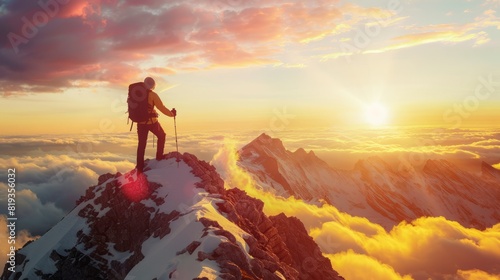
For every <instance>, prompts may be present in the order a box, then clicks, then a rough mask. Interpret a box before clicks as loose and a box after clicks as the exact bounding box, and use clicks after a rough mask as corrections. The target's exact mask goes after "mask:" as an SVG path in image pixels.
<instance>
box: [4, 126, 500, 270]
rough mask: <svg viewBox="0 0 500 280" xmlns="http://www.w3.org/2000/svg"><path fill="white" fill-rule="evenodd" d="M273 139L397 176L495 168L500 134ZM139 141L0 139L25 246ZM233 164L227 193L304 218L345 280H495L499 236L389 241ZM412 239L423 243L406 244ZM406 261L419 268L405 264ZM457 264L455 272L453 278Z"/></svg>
mask: <svg viewBox="0 0 500 280" xmlns="http://www.w3.org/2000/svg"><path fill="white" fill-rule="evenodd" d="M260 133H261V132H259V131H247V132H241V133H235V132H233V131H231V132H219V133H217V132H213V133H210V134H205V133H185V134H182V135H181V136H180V137H179V148H180V151H181V152H189V153H193V154H195V155H197V156H198V157H199V158H200V159H203V160H207V161H208V160H210V159H212V157H213V156H214V154H216V153H217V152H218V151H219V150H220V149H221V147H222V145H223V144H224V142H225V140H228V139H231V140H232V141H233V142H234V145H235V146H236V147H238V148H239V147H241V146H242V145H244V144H246V143H248V142H250V141H251V140H253V139H254V138H256V137H257V136H258V135H259V134H260ZM272 135H273V136H274V137H279V138H281V139H282V140H283V143H284V144H285V146H286V148H287V149H289V150H295V149H297V148H299V147H303V148H305V149H307V150H309V149H312V150H315V152H316V154H319V155H320V157H322V158H324V159H326V160H327V161H328V163H330V164H331V165H333V166H335V167H337V168H343V169H352V168H353V166H354V162H355V161H357V160H359V159H363V158H366V157H368V156H372V155H378V156H381V157H382V158H383V159H384V160H387V161H389V162H392V163H395V164H401V163H399V161H402V162H403V163H402V165H401V166H402V167H403V168H404V166H405V164H411V165H414V166H417V167H418V166H421V165H423V164H424V163H425V161H426V159H428V158H445V159H448V160H450V159H451V160H453V159H455V160H457V161H460V162H461V161H465V162H467V161H468V160H470V161H471V164H470V166H473V167H476V168H477V167H479V165H480V162H481V161H483V160H484V161H487V162H488V163H490V164H492V163H500V134H499V133H498V132H496V131H494V130H493V131H491V130H439V131H435V130H432V129H406V130H397V131H396V130H377V131H356V130H350V131H339V130H334V131H322V132H317V133H315V134H314V135H313V134H311V133H308V132H307V131H295V132H290V131H275V132H272ZM136 141H137V140H136V134H135V133H133V132H131V133H125V134H108V135H67V136H39V137H31V136H4V137H1V138H0V154H1V155H2V156H0V166H3V169H2V170H3V171H2V170H0V176H3V177H5V174H4V173H5V170H6V168H11V167H15V168H16V170H17V175H18V185H17V201H18V217H19V218H20V220H19V221H18V230H27V231H26V233H25V236H30V235H41V234H43V233H44V232H45V231H46V230H48V229H50V228H51V227H52V226H53V225H54V224H56V223H57V222H58V221H59V220H60V219H61V218H62V217H63V216H64V215H66V214H67V213H68V212H69V211H70V210H71V209H72V208H73V207H74V203H75V201H76V200H77V199H78V198H79V196H80V195H82V194H83V193H84V191H85V190H86V189H87V188H88V187H89V186H91V185H94V184H96V182H97V177H98V176H99V175H101V174H104V173H107V172H110V173H116V172H118V171H119V172H127V171H129V170H131V169H132V168H134V165H135V150H136ZM168 141H169V142H168V144H167V146H166V151H173V150H175V142H174V141H173V139H172V138H169V140H168ZM154 152H155V149H153V147H152V144H151V139H150V141H149V142H148V148H147V153H146V157H148V158H151V157H153V156H154ZM224 156H225V157H224ZM234 160H235V158H234V157H232V154H231V153H227V151H226V153H225V154H222V153H221V154H219V155H218V157H217V160H215V161H214V163H215V164H216V165H217V166H218V167H219V169H220V171H224V172H223V173H225V176H226V177H227V178H229V179H230V180H231V181H230V183H231V185H238V186H242V187H244V186H246V191H247V192H249V193H250V194H252V195H254V196H256V197H258V198H260V199H262V200H264V201H265V202H266V211H267V212H268V213H269V214H277V213H280V212H285V213H286V214H288V215H293V216H297V217H299V218H301V219H302V221H303V222H304V223H305V224H306V227H307V228H308V229H309V230H310V233H311V234H312V236H314V238H315V239H316V241H317V242H318V243H319V244H320V245H321V246H322V248H323V250H324V252H325V253H327V254H328V255H329V257H330V259H331V260H332V263H333V264H334V265H335V268H336V269H338V270H339V271H341V273H343V274H344V275H345V276H350V277H348V278H357V276H356V274H355V272H356V271H364V272H366V271H370V273H372V274H373V275H378V276H380V277H378V278H377V279H384V277H386V278H385V279H409V278H408V277H410V275H411V277H413V278H414V279H420V276H419V275H421V274H419V273H418V271H419V270H422V271H425V273H424V274H422V275H428V276H431V275H432V274H433V273H437V274H440V275H444V274H449V275H455V276H457V277H459V278H457V279H474V278H473V277H475V275H483V274H488V273H489V274H492V275H494V274H495V273H496V274H498V273H499V272H498V271H496V272H495V271H493V270H491V269H489V268H491V267H495V266H494V263H492V260H493V261H498V258H499V251H500V249H499V248H498V246H500V245H499V242H500V241H499V236H498V234H499V230H500V228H498V226H496V227H494V228H492V229H488V230H485V231H477V230H473V229H467V228H464V227H462V226H461V225H459V224H457V223H454V222H451V221H447V220H444V219H442V218H425V219H419V220H417V221H414V222H413V223H411V224H400V225H399V226H397V227H396V228H394V229H393V230H392V231H390V232H387V231H385V230H384V229H383V228H382V227H380V226H379V225H376V224H374V223H371V222H370V221H368V220H366V219H364V218H359V217H352V216H349V215H345V214H343V213H340V212H339V211H338V210H337V209H336V208H334V207H328V206H323V207H318V206H314V205H307V204H304V203H302V202H301V201H296V200H293V199H289V200H281V199H276V198H275V197H273V196H271V195H269V194H265V193H261V192H259V191H257V190H256V189H255V188H254V187H253V182H251V181H249V180H250V179H249V177H247V176H245V174H240V173H241V170H239V169H237V168H236V167H235V166H234V165H233V164H234ZM223 167H224V168H223ZM2 172H3V173H2ZM6 193H7V186H6V185H5V183H1V182H0V204H2V205H5V201H6ZM5 210H6V209H0V214H2V215H5V214H6V212H5ZM417 239H418V240H421V242H419V243H414V242H412V240H417ZM19 244H21V242H19ZM1 247H2V248H3V249H4V250H5V248H4V246H1ZM451 251H453V252H455V253H454V254H453V255H454V256H456V257H453V258H450V257H446V258H444V257H442V260H439V261H440V264H441V267H440V268H439V269H437V268H435V267H433V266H432V263H431V261H432V260H434V261H435V260H436V259H437V258H439V256H442V255H443V254H447V253H446V252H451ZM440 254H441V255H440ZM463 254H466V255H467V256H474V259H475V260H477V261H478V262H477V263H476V262H475V261H471V262H469V261H466V260H464V259H459V256H460V255H463ZM410 256H411V257H415V258H418V259H420V260H421V261H418V262H416V261H414V262H411V261H410V259H409V257H410ZM446 256H448V255H446ZM479 261H480V262H479ZM455 264H460V266H459V267H457V268H454V265H455ZM342 268H344V269H342ZM457 269H460V271H461V272H460V271H457ZM497 269H500V268H498V267H497ZM405 277H406V278H405ZM460 277H461V278H460ZM486 279H487V278H486Z"/></svg>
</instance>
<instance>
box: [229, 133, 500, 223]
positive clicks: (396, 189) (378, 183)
mask: <svg viewBox="0 0 500 280" xmlns="http://www.w3.org/2000/svg"><path fill="white" fill-rule="evenodd" d="M259 138H264V139H265V141H266V142H268V143H278V142H279V143H280V145H279V146H278V147H277V148H276V149H277V150H273V148H272V146H269V147H268V148H263V147H262V145H261V146H260V147H261V148H260V149H254V147H255V145H252V144H249V145H247V146H245V147H243V148H242V149H241V150H240V151H239V153H240V160H239V163H238V164H239V165H240V166H241V167H242V168H243V169H245V170H246V171H248V172H249V173H250V174H251V176H252V177H253V178H254V180H255V181H256V182H257V183H258V185H259V186H260V187H262V188H263V189H265V190H267V191H269V192H273V193H275V194H277V195H280V196H283V197H289V196H294V197H296V198H300V199H303V200H306V201H309V202H313V203H322V202H327V203H330V204H332V205H334V206H335V207H337V208H338V209H339V210H341V211H343V212H347V213H349V214H351V215H355V216H362V217H366V218H369V219H370V220H371V221H373V222H376V223H379V224H381V225H383V226H384V227H385V228H386V229H390V228H392V227H393V226H394V225H397V224H398V223H400V222H402V221H411V220H414V219H416V218H419V217H422V216H444V217H446V218H447V219H450V220H455V221H458V222H460V223H461V224H463V225H465V226H469V227H477V228H480V229H482V228H485V227H489V226H491V225H494V224H495V223H496V222H497V221H498V219H499V218H500V216H499V215H498V213H500V206H499V205H498V197H500V171H499V170H496V169H494V168H493V167H491V166H490V165H486V164H483V167H482V170H483V174H482V176H477V175H476V174H473V173H470V172H467V171H464V170H461V169H459V168H458V167H457V166H455V165H454V164H452V163H450V162H449V161H446V160H444V159H434V160H428V161H427V163H426V165H425V166H424V168H423V170H419V169H416V168H413V167H410V168H395V167H392V166H391V165H390V164H388V163H387V162H385V161H384V159H382V158H381V157H378V156H373V157H369V158H367V159H363V160H359V161H358V162H357V163H356V164H355V166H354V168H353V170H334V169H332V168H331V167H329V166H328V165H327V164H326V163H325V162H324V161H322V160H321V159H319V158H317V157H316V156H315V155H313V154H312V153H307V152H306V151H305V150H304V149H298V150H297V151H295V152H290V151H287V150H284V151H283V150H282V149H284V148H282V145H283V144H282V143H281V141H279V140H277V139H271V140H270V139H269V138H270V137H269V136H262V135H261V136H260V137H259ZM259 138H258V139H259ZM254 142H258V143H263V142H261V141H260V140H259V141H257V139H256V140H254V141H253V142H252V143H254ZM249 147H251V148H249Z"/></svg>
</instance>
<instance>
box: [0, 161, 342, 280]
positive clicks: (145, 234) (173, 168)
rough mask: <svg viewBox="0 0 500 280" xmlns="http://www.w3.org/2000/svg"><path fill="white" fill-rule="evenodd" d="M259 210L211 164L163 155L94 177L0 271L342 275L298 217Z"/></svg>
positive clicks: (59, 275) (35, 275)
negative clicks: (140, 170) (12, 267)
mask: <svg viewBox="0 0 500 280" xmlns="http://www.w3.org/2000/svg"><path fill="white" fill-rule="evenodd" d="M176 159H179V160H180V163H179V167H177V166H178V165H177V164H178V163H176ZM262 209H263V202H262V201H260V200H258V199H255V198H251V197H249V196H248V195H246V193H245V192H243V191H241V190H239V189H236V188H235V189H228V190H226V189H225V188H224V181H223V180H222V179H221V177H220V176H219V175H218V173H217V172H216V170H215V168H214V167H213V166H211V165H210V164H208V163H206V162H204V161H200V160H198V159H197V158H196V157H195V156H194V155H191V154H187V153H185V154H182V155H181V154H177V153H170V154H168V155H166V156H165V158H164V159H163V160H161V161H157V160H148V161H147V162H146V168H145V171H144V175H143V176H141V175H138V174H137V173H135V172H133V171H132V172H128V173H125V174H121V173H117V174H104V175H101V176H100V177H99V179H98V184H97V185H94V186H92V187H90V188H89V189H88V190H87V192H86V194H85V195H84V196H82V197H81V198H80V199H79V200H78V205H77V206H76V207H75V208H74V209H73V211H71V212H70V213H69V214H68V215H67V216H66V217H65V218H63V219H62V220H61V221H60V222H59V223H58V224H56V225H55V226H54V227H53V228H52V229H51V230H49V231H48V232H47V233H46V234H44V235H43V236H42V237H41V238H40V239H38V240H37V241H34V242H31V243H29V244H27V245H26V246H25V247H23V248H22V249H20V250H18V251H17V252H16V259H17V260H18V265H17V266H18V267H19V268H21V269H20V270H19V271H17V272H16V273H10V271H6V270H4V273H3V275H2V278H1V279H19V278H20V279H39V278H43V279H76V280H78V279H125V278H127V277H138V278H140V279H214V278H217V279H339V280H340V279H343V278H342V277H340V276H339V275H338V273H337V272H335V271H334V270H333V269H332V267H331V264H330V262H329V261H328V259H326V258H325V257H323V255H322V254H321V251H320V249H319V247H318V246H317V244H316V243H314V241H313V239H312V238H311V237H310V236H309V235H308V234H307V232H306V231H305V228H304V227H303V225H302V227H300V226H298V225H299V224H301V222H300V221H298V220H297V219H295V218H291V217H286V216H285V215H278V216H274V217H267V216H266V215H265V214H264V213H263V212H262ZM292 225H293V226H294V227H295V230H294V231H293V232H289V226H292ZM290 240H297V241H296V242H299V243H302V244H306V245H305V246H302V247H300V250H299V248H298V247H296V246H295V247H294V246H293V242H292V243H290ZM305 264H308V265H305ZM311 264H313V266H314V267H315V269H314V270H310V267H311ZM304 277H305V278H304Z"/></svg>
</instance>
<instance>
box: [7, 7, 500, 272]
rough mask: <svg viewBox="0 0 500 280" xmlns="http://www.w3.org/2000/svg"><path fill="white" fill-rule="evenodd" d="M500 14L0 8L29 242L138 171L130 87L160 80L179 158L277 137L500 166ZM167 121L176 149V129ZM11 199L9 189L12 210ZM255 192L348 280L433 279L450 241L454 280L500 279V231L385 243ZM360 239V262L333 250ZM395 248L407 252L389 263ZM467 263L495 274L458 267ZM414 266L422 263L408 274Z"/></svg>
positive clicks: (321, 149)
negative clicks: (108, 177)
mask: <svg viewBox="0 0 500 280" xmlns="http://www.w3.org/2000/svg"><path fill="white" fill-rule="evenodd" d="M499 11H500V1H499V0H440V1H431V0H405V1H403V0H353V1H342V0H314V1H283V0H265V1H264V0H207V1H195V0H184V1H181V0H168V1H160V0H145V1H138V0H129V1H123V0H90V1H83V0H41V1H29V0H15V1H14V0H0V167H1V168H2V169H1V170H0V175H1V176H2V178H4V177H5V170H6V169H7V168H10V167H16V169H17V170H18V175H19V184H18V192H17V198H18V205H19V215H20V216H23V217H30V218H29V219H22V220H20V221H19V224H18V226H19V230H24V231H20V232H19V234H18V239H19V244H20V245H22V244H24V243H25V242H27V241H28V240H30V239H33V238H34V236H38V235H40V234H43V233H44V232H45V231H46V230H48V229H49V228H50V227H51V226H53V225H54V224H55V223H57V222H58V221H59V220H60V219H61V218H62V217H64V215H65V214H66V213H68V211H70V210H71V209H72V208H73V207H74V201H76V199H78V198H79V197H80V196H81V195H82V194H83V193H84V192H85V190H86V189H87V188H88V187H89V186H91V185H94V184H95V183H96V182H97V178H98V177H99V175H101V174H104V173H107V172H110V173H116V172H127V171H129V170H131V169H133V168H134V166H135V149H136V144H137V143H136V134H135V131H132V132H129V128H130V125H129V124H127V115H126V113H125V112H126V111H127V107H126V97H127V87H128V85H129V84H131V83H134V82H137V81H142V80H143V79H144V78H145V77H146V76H151V77H153V78H154V79H155V80H156V81H157V88H156V91H157V93H158V94H159V96H160V98H161V99H162V100H163V101H164V103H165V104H166V106H167V107H168V108H173V107H175V108H176V109H177V111H178V117H177V119H176V124H177V130H178V134H179V148H180V150H181V152H190V153H193V154H195V155H196V156H198V157H199V158H200V159H203V160H206V161H211V160H212V159H213V158H214V155H217V154H218V151H220V150H221V145H222V144H223V143H224V140H225V139H231V140H233V141H234V140H235V141H236V142H237V143H238V148H239V147H241V146H242V145H244V144H246V143H248V142H250V141H251V140H252V139H254V138H256V137H257V136H258V135H259V134H261V133H263V132H265V133H268V134H270V135H271V136H273V137H278V138H280V139H282V140H283V143H284V144H285V146H286V148H287V149H289V150H291V151H294V150H295V149H297V148H299V147H302V148H305V149H306V150H314V151H315V153H316V154H317V155H318V156H319V157H320V158H322V159H323V160H325V161H326V162H327V163H328V164H329V165H331V166H332V167H333V168H337V169H347V170H349V169H352V168H353V166H354V164H355V163H356V161H358V160H360V159H363V158H366V157H369V156H372V155H379V156H382V157H383V159H384V160H385V161H387V162H389V163H391V164H395V165H396V167H397V165H398V164H411V165H413V166H417V167H418V166H420V167H422V166H423V165H424V164H425V162H426V160H428V159H430V158H446V159H447V160H450V161H452V162H454V163H455V164H458V166H459V167H460V168H462V169H464V170H467V171H469V172H480V169H479V167H480V163H481V161H485V162H486V163H488V164H490V165H493V166H495V167H496V168H498V169H500V134H499V132H498V119H499V117H500V110H499V108H500V70H499V69H500V67H499V66H500V56H499V55H498V50H499V47H500V14H499V13H500V12H499ZM160 122H161V124H162V125H163V127H164V128H165V131H166V132H167V144H166V145H167V146H166V151H172V150H174V149H175V142H174V138H173V135H174V133H175V131H174V122H173V120H172V119H169V118H167V117H165V116H161V117H160ZM151 141H152V139H151V138H150V139H149V142H148V148H147V152H146V157H147V158H152V157H153V156H154V149H153V148H152V145H151ZM214 160H217V158H215V159H214ZM230 164H233V165H234V162H231V161H229V162H225V163H223V164H222V166H224V165H230ZM246 190H247V191H251V188H247V189H246ZM6 193H7V186H6V184H5V183H3V182H0V202H1V203H0V204H2V205H4V204H5V201H6ZM61 194H64V196H62V195H61ZM255 195H256V196H257V197H259V198H260V199H262V200H264V201H265V202H266V205H277V206H276V207H277V208H269V209H267V210H266V211H267V213H268V214H276V213H277V212H276V211H284V210H286V211H287V212H286V214H287V215H296V216H299V217H301V219H302V220H305V221H307V220H310V221H312V220H314V219H313V218H319V219H316V223H310V224H307V223H306V228H307V229H308V230H309V232H310V234H311V235H312V236H313V237H314V238H315V240H316V241H317V242H318V243H319V244H320V245H321V246H322V248H326V250H325V253H326V254H328V257H329V258H330V260H331V261H332V264H333V265H334V267H336V268H339V271H340V272H341V274H342V275H345V276H346V278H347V279H350V278H352V279H355V278H359V275H354V274H351V273H355V272H356V271H370V273H371V275H374V276H376V278H377V279H411V278H410V276H409V275H411V276H412V277H413V278H415V279H420V278H419V277H417V276H418V273H419V271H422V270H425V269H430V270H432V266H433V261H434V260H435V258H434V257H433V256H434V254H435V253H436V251H433V250H434V248H443V247H440V246H450V248H453V249H454V250H455V251H454V252H457V254H455V255H448V256H447V258H450V256H451V257H452V258H450V259H449V261H448V262H445V263H444V266H443V270H442V271H440V273H441V275H448V276H449V277H451V278H449V279H477V278H478V277H483V276H484V278H485V279H488V278H487V277H489V276H490V274H491V275H493V274H494V273H497V274H498V271H491V270H489V269H488V267H485V266H487V264H489V262H490V261H492V260H493V261H497V260H498V258H499V256H498V252H499V249H498V246H499V245H498V240H499V237H498V231H499V229H498V225H497V226H496V227H493V228H491V229H488V230H485V231H477V230H474V229H467V228H464V227H463V226H461V225H459V224H456V223H454V222H452V221H447V220H443V219H439V218H429V219H422V220H418V221H414V222H413V223H411V224H402V225H399V226H398V227H396V229H395V230H394V231H391V232H387V231H385V230H383V229H381V228H379V226H378V225H376V224H373V223H371V222H369V221H365V220H363V221H360V220H359V219H358V217H348V216H345V217H344V216H343V214H339V213H338V210H337V209H335V208H334V207H324V208H321V209H316V208H314V207H315V206H311V205H305V204H303V203H301V202H299V201H283V200H279V199H278V200H276V198H274V197H270V196H268V195H266V194H261V193H257V194H255ZM292 206H293V207H292ZM2 211H4V212H5V209H3V210H2V209H0V225H1V224H3V223H4V222H5V220H4V219H3V215H4V214H5V213H4V212H2ZM340 216H342V217H343V218H342V219H340V220H343V221H347V222H346V223H341V222H339V218H338V217H340ZM355 224H358V225H359V224H361V225H363V227H359V226H355ZM0 227H1V226H0ZM359 228H361V230H360V229H359ZM364 229H365V230H364ZM426 229H431V230H428V231H427V230H426ZM439 229H441V230H439ZM341 233H343V234H344V235H342V236H339V234H341ZM370 233H371V234H370ZM425 233H428V235H425V236H424V237H422V235H420V234H425ZM2 234H3V235H6V234H7V233H6V232H3V231H0V235H1V236H3V235H2ZM346 236H351V237H353V239H345V240H344V241H345V242H346V244H349V246H351V247H352V248H354V249H352V250H347V251H339V250H338V248H337V247H336V246H333V247H331V240H332V238H339V239H340V238H346ZM419 237H422V238H423V239H422V240H423V242H424V243H421V244H423V245H425V246H422V248H420V249H419V248H417V247H414V246H413V245H412V244H413V242H412V241H413V240H415V239H417V238H419ZM325 244H326V245H325ZM335 244H338V243H335V242H334V245H335ZM394 244H403V245H405V246H406V247H404V248H406V250H407V251H405V252H404V253H405V254H406V255H401V252H398V251H397V250H396V251H390V250H389V251H387V250H385V248H392V247H391V246H395V245H394ZM474 244H475V245H474ZM346 246H347V245H346ZM0 250H3V248H1V247H0ZM2 252H3V251H2ZM437 253H441V252H437ZM384 254H385V256H384ZM463 254H466V255H467V254H474V256H477V258H478V260H484V261H485V264H486V265H478V266H476V268H479V270H471V269H469V268H470V267H469V266H468V265H467V263H465V264H464V265H463V266H461V267H460V270H457V269H456V267H452V266H453V264H454V263H455V262H459V261H461V260H459V259H457V258H458V257H457V256H460V255H463ZM2 255H4V254H3V253H2ZM406 256H413V257H418V258H420V259H422V260H423V262H422V263H418V264H415V265H414V266H405V265H406V264H408V263H407V262H405V261H401V262H398V261H397V260H399V259H401V258H402V257H406ZM454 257H457V258H454ZM442 259H443V260H444V259H446V258H444V257H443V258H442ZM356 262H359V263H356ZM491 267H493V266H490V268H491ZM481 269H482V270H481ZM416 275H417V276H416ZM426 276H429V275H423V276H422V277H421V278H422V279H426V278H425V277H426ZM453 277H454V278H453ZM493 277H495V276H492V279H494V278H493Z"/></svg>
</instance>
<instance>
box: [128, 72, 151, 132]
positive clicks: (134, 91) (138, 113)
mask: <svg viewBox="0 0 500 280" xmlns="http://www.w3.org/2000/svg"><path fill="white" fill-rule="evenodd" d="M150 92H151V90H149V89H147V88H146V85H145V84H144V83H143V82H140V83H135V84H131V85H130V86H129V87H128V98H127V104H128V118H129V119H130V120H131V121H132V125H131V126H130V130H132V126H133V125H134V122H136V123H139V122H145V121H148V120H149V118H150V116H149V112H148V98H149V93H150Z"/></svg>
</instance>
